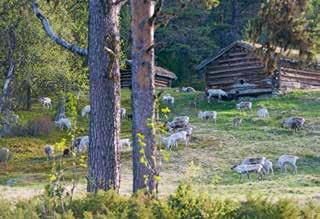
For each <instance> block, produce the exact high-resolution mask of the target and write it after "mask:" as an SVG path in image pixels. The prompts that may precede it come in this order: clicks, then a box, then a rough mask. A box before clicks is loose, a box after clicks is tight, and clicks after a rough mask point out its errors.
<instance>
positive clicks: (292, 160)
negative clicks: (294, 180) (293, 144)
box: [278, 155, 299, 174]
mask: <svg viewBox="0 0 320 219" xmlns="http://www.w3.org/2000/svg"><path fill="white" fill-rule="evenodd" d="M298 159H299V157H297V156H293V155H281V156H280V157H279V159H278V166H279V167H280V169H281V172H282V173H283V172H286V171H287V168H286V165H287V164H289V165H290V166H292V167H293V172H294V173H295V174H297V165H296V162H297V160H298Z"/></svg>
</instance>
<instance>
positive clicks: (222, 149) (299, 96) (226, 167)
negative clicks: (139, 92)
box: [0, 89, 320, 201]
mask: <svg viewBox="0 0 320 219" xmlns="http://www.w3.org/2000/svg"><path fill="white" fill-rule="evenodd" d="M165 93H170V94H172V95H173V96H174V97H175V106H174V107H172V109H171V113H170V118H173V117H174V116H178V115H187V116H190V123H191V125H192V126H193V127H194V135H193V139H192V142H191V145H190V147H189V148H184V147H183V146H180V147H179V148H178V149H173V150H171V152H170V159H169V161H163V166H162V169H161V182H160V193H161V194H162V195H164V196H165V195H168V194H169V193H171V192H173V191H174V190H175V189H176V187H177V186H178V185H179V183H181V182H188V183H190V184H192V185H193V187H194V188H195V189H196V190H198V191H202V192H208V193H209V194H210V195H212V196H218V195H219V196H221V197H234V198H236V199H243V198H245V197H246V195H247V194H249V193H255V194H259V195H265V196H270V197H272V198H277V197H284V196H285V197H292V198H296V199H299V200H300V201H304V200H307V199H309V198H312V197H315V196H317V191H320V147H319V145H320V138H319V134H320V118H319V116H320V92H299V91H296V92H292V93H289V94H287V95H285V96H279V97H272V98H260V99H255V100H253V110H252V112H242V113H241V112H239V111H237V110H236V109H235V102H212V103H210V104H208V103H207V102H206V100H204V99H202V98H199V101H198V104H197V109H195V108H193V107H191V106H190V102H191V101H192V100H193V99H194V98H195V97H196V96H199V97H201V96H202V94H200V93H194V94H181V93H176V92H175V91H174V89H170V90H166V91H165ZM129 97H130V94H129V91H128V90H123V91H122V106H123V107H125V108H126V109H127V111H128V112H131V109H130V98H129ZM84 102H85V101H84ZM83 105H84V103H83V104H82V105H81V107H82V106H83ZM258 105H263V106H265V107H267V108H268V110H269V113H270V118H266V119H258V118H256V116H255V113H256V111H257V108H258V107H257V106H258ZM81 107H80V108H79V110H80V109H81ZM199 110H215V111H217V112H218V119H217V124H214V123H213V122H212V121H202V120H200V119H198V118H197V112H198V111H199ZM18 114H19V116H20V118H22V122H26V121H27V120H29V119H31V118H34V117H37V116H40V115H44V114H48V115H50V116H53V115H54V111H53V110H52V111H47V110H44V109H42V108H41V106H40V105H38V104H35V105H34V107H33V110H32V112H18ZM236 116H240V117H242V119H243V125H242V126H241V127H237V128H233V127H232V119H233V118H234V117H236ZM290 116H303V117H305V119H306V126H305V128H304V129H303V130H301V131H299V132H297V133H294V132H293V131H291V130H287V129H284V128H281V126H280V123H281V121H282V120H283V119H285V118H288V117H290ZM87 122H88V121H87V119H84V118H80V117H79V123H80V124H81V126H83V128H84V131H85V130H87V126H86V123H87ZM130 131H131V123H130V121H128V120H125V121H123V122H122V132H121V136H122V137H130ZM61 138H67V139H68V138H69V137H68V135H67V134H66V133H63V132H60V131H58V130H54V131H53V132H52V134H50V136H42V137H40V138H25V137H23V138H22V137H20V138H2V139H0V145H1V146H7V147H9V148H10V150H11V151H13V154H14V159H13V160H12V161H11V162H10V164H9V170H8V171H5V170H4V169H3V168H1V169H0V184H1V185H6V182H7V181H8V180H9V179H13V180H14V181H15V183H14V185H13V187H11V188H9V187H4V186H2V187H1V188H0V190H3V191H2V194H3V197H6V194H9V193H10V192H11V193H12V191H19V190H20V189H22V190H25V191H27V190H30V191H31V192H30V193H31V194H29V195H30V196H32V194H36V192H35V191H38V190H40V189H42V188H43V187H44V185H45V183H46V182H47V179H48V173H49V171H50V169H51V164H50V163H49V162H48V161H46V158H45V156H44V153H43V146H44V145H45V144H47V143H50V144H53V143H56V142H59V141H60V140H61ZM282 154H292V155H297V156H299V157H300V159H299V160H298V163H297V164H298V174H297V175H292V174H291V173H290V170H289V173H286V174H280V172H279V170H278V169H275V175H274V176H266V177H264V180H263V181H259V180H257V179H256V178H255V177H254V176H253V177H252V180H251V181H248V180H247V179H244V180H243V181H242V182H239V176H238V175H237V174H235V173H233V172H232V171H231V170H230V167H231V166H232V165H233V164H237V163H239V162H240V161H241V160H242V159H243V158H245V157H249V156H250V157H251V156H266V157H267V158H270V159H271V160H272V161H273V163H274V164H275V163H276V160H277V158H278V157H279V156H280V155H282ZM57 156H59V155H58V153H57ZM121 160H122V165H121V168H122V170H121V173H122V180H121V181H122V183H121V192H122V193H130V192H131V183H132V176H131V155H130V151H126V152H124V153H123V154H122V158H121ZM65 162H66V166H71V163H72V159H69V160H66V161H65ZM77 174H78V175H79V176H80V178H81V180H80V185H79V188H80V190H81V189H82V190H84V188H85V186H84V184H85V178H84V176H85V174H86V171H85V169H83V168H82V169H78V170H77ZM66 175H67V177H66V178H67V179H69V178H70V177H71V171H70V170H67V171H66ZM21 194H22V196H23V193H21ZM25 196H26V197H28V195H25Z"/></svg>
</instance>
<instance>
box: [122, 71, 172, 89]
mask: <svg viewBox="0 0 320 219" xmlns="http://www.w3.org/2000/svg"><path fill="white" fill-rule="evenodd" d="M130 86H131V70H130V69H125V70H121V87H130ZM155 86H156V87H170V86H171V79H168V78H166V77H162V76H156V78H155Z"/></svg>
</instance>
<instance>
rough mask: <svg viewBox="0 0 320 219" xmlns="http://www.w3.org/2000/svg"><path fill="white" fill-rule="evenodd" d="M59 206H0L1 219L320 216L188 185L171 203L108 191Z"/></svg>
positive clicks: (312, 210) (315, 208) (39, 202)
mask: <svg viewBox="0 0 320 219" xmlns="http://www.w3.org/2000/svg"><path fill="white" fill-rule="evenodd" d="M56 204H58V206H57V205H56ZM56 204H53V202H52V200H51V199H50V198H48V197H43V198H41V199H35V200H32V201H28V202H21V203H18V204H16V205H15V206H14V205H12V204H9V203H6V202H1V203H0V218H65V219H73V218H85V219H93V218H110V219H113V218H130V219H131V218H132V219H138V218H147V219H149V218H156V219H162V218H166V219H178V218H181V219H182V218H183V219H188V218H210V219H211V218H213V219H218V218H219V219H220V218H221V219H222V218H223V219H225V218H226V219H228V218H230V219H231V218H232V219H233V218H235V219H246V218H248V219H249V218H250V219H254V218H259V219H264V218H266V219H268V218H277V219H282V218H283V219H302V218H303V219H316V218H319V215H320V214H319V212H320V207H319V205H316V204H315V203H307V204H306V205H303V206H301V205H298V204H297V203H295V201H294V200H289V199H281V200H278V201H272V200H270V199H267V198H261V197H260V198H257V197H250V196H249V197H248V198H247V200H246V201H243V202H237V201H233V200H217V199H212V198H210V197H209V196H208V195H205V194H200V195H199V194H196V193H194V192H193V191H192V189H191V187H190V186H188V185H180V186H179V188H178V190H177V191H176V192H175V193H174V194H172V195H171V196H170V197H169V198H168V199H157V198H154V197H152V196H150V195H145V194H144V193H143V191H142V192H138V193H137V194H134V195H132V196H131V197H129V196H122V195H119V194H117V193H116V192H114V191H108V192H98V193H97V194H88V195H87V196H86V197H84V198H82V199H76V200H74V201H73V202H71V204H66V205H65V207H64V211H62V208H61V207H60V206H59V203H56Z"/></svg>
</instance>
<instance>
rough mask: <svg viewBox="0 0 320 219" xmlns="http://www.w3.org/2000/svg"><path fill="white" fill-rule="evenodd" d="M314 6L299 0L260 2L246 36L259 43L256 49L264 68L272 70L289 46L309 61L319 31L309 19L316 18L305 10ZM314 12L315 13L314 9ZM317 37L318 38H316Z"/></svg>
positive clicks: (288, 49) (312, 3)
mask: <svg viewBox="0 0 320 219" xmlns="http://www.w3.org/2000/svg"><path fill="white" fill-rule="evenodd" d="M308 6H310V8H311V9H314V8H317V5H316V4H315V2H309V1H307V0H300V1H299V2H298V3H297V2H295V1H291V0H266V1H264V3H263V4H262V5H261V9H260V12H259V16H258V17H257V18H256V19H254V20H252V23H251V25H249V26H248V28H249V29H248V35H249V37H250V39H251V40H252V41H253V42H254V43H257V42H259V43H261V44H262V48H261V49H259V52H260V53H261V54H263V55H264V62H265V63H266V69H267V70H268V71H269V72H270V73H272V72H273V71H274V70H275V68H276V64H277V63H278V62H279V58H280V57H281V56H282V55H284V54H286V53H290V50H291V49H297V50H299V58H303V59H305V60H306V61H307V62H310V61H312V58H313V56H314V51H315V50H316V45H317V44H316V43H315V42H317V40H318V39H319V37H318V36H317V35H318V33H319V31H316V28H317V26H316V24H315V22H314V20H313V19H312V18H311V17H313V18H316V16H317V15H316V14H315V12H312V11H310V15H309V17H310V18H309V19H307V13H306V11H307V9H308ZM317 13H318V12H317ZM317 38H318V39H317Z"/></svg>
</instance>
